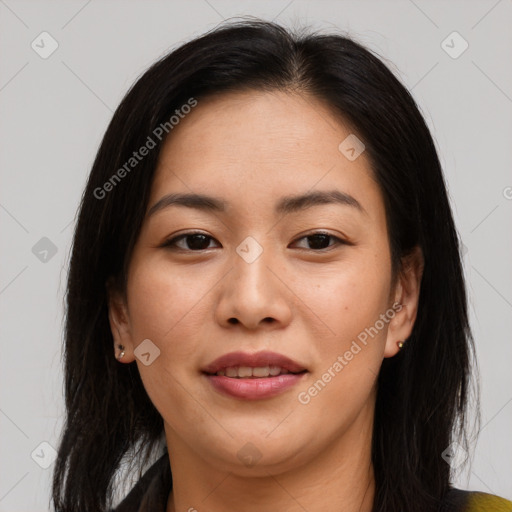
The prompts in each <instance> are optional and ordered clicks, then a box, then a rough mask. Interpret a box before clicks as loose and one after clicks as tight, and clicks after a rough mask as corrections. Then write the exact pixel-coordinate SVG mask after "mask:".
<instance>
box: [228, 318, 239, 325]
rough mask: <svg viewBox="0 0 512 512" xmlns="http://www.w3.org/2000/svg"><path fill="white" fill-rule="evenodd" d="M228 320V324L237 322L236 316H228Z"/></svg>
mask: <svg viewBox="0 0 512 512" xmlns="http://www.w3.org/2000/svg"><path fill="white" fill-rule="evenodd" d="M228 322H229V323H230V324H237V323H238V320H237V319H236V318H230V319H229V320H228Z"/></svg>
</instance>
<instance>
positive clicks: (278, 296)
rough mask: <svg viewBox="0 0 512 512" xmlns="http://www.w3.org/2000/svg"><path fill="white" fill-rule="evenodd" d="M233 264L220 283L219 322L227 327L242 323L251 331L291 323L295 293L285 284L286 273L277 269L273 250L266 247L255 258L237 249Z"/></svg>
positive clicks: (217, 314)
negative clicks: (243, 255)
mask: <svg viewBox="0 0 512 512" xmlns="http://www.w3.org/2000/svg"><path fill="white" fill-rule="evenodd" d="M272 263H274V264H272ZM230 264H232V269H231V271H230V272H228V273H227V275H226V276H225V277H224V279H223V280H222V282H221V286H220V300H219V302H218V306H217V311H216V316H217V321H218V322H219V324H221V325H222V326H224V327H228V326H230V325H237V324H240V325H241V326H244V327H245V328H247V329H251V330H253V329H256V328H258V327H261V326H263V327H264V326H268V328H271V329H275V328H282V327H285V326H286V325H288V324H289V322H290V320H291V315H292V311H291V301H290V299H291V296H292V295H293V294H292V292H291V291H290V289H289V288H288V287H287V286H286V284H285V283H286V276H284V275H280V273H279V272H278V271H277V270H276V269H277V267H278V265H276V258H275V257H272V255H271V254H270V251H265V250H264V251H263V252H262V253H261V255H260V256H259V257H258V258H257V259H256V260H254V261H251V260H246V259H244V258H243V257H242V256H240V255H239V254H238V253H237V252H234V254H233V257H232V258H231V261H230Z"/></svg>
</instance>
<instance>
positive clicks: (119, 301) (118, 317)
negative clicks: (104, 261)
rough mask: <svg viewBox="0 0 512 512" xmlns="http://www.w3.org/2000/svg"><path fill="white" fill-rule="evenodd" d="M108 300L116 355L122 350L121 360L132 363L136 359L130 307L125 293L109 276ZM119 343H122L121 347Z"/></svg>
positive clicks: (107, 284)
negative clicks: (129, 312)
mask: <svg viewBox="0 0 512 512" xmlns="http://www.w3.org/2000/svg"><path fill="white" fill-rule="evenodd" d="M106 290H107V298H108V300H107V302H108V319H109V322H110V330H111V331H112V337H113V338H114V347H113V350H114V357H116V358H117V357H118V356H119V355H120V354H121V352H122V351H124V355H123V357H122V358H121V359H119V362H121V363H131V362H132V361H134V360H135V356H134V344H133V339H132V334H131V325H130V316H129V314H128V307H127V305H126V300H125V298H124V296H123V294H122V293H121V292H120V291H119V289H118V287H117V285H116V284H115V282H114V279H113V278H109V279H108V281H107V283H106ZM119 345H122V346H123V348H122V349H121V348H120V347H119Z"/></svg>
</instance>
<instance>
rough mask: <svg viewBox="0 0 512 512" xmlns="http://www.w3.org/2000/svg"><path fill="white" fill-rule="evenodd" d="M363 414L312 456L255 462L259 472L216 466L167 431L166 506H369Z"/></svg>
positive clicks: (297, 509) (216, 510)
mask: <svg viewBox="0 0 512 512" xmlns="http://www.w3.org/2000/svg"><path fill="white" fill-rule="evenodd" d="M372 412H373V411H372ZM364 416H365V414H364V413H363V414H361V415H360V416H359V417H358V418H357V419H356V420H355V421H354V422H353V424H352V425H351V426H350V427H349V429H348V430H347V431H346V432H345V433H344V435H343V437H342V438H340V439H337V440H334V441H333V442H331V443H329V444H328V446H327V447H326V449H325V450H323V452H321V453H319V454H318V455H317V457H316V458H315V459H314V460H310V461H308V462H307V463H306V464H302V465H297V466H296V467H292V468H288V469H287V470H285V471H276V470H275V468H271V467H269V468H260V471H259V473H258V476H246V475H240V474H236V473H235V472H234V471H233V472H230V471H220V470H218V469H217V468H215V467H213V466H212V465H210V464H208V463H206V462H205V461H204V460H203V459H201V458H199V457H198V456H197V454H196V453H195V452H193V451H192V450H190V449H188V448H187V447H186V446H185V445H184V444H181V443H178V442H177V439H176V438H174V436H173V435H172V434H171V435H169V432H167V434H168V446H170V447H171V449H170V450H169V453H170V458H171V459H172V462H171V466H172V473H173V491H172V492H171V493H170V494H169V500H168V503H167V512H176V511H182V510H184V511H189V510H190V511H191V512H193V511H194V510H195V511H197V512H201V511H203V510H208V512H221V511H222V512H225V511H226V510H237V511H240V512H260V511H261V510H286V511H287V512H304V511H305V510H307V511H308V512H320V511H321V512H330V511H333V512H334V511H339V510H343V511H344V512H371V511H372V508H373V500H374V496H375V481H374V474H373V465H372V463H371V440H372V426H373V421H368V420H369V419H370V418H368V417H364ZM371 416H373V415H372V414H371ZM371 419H372V420H373V417H372V418H371ZM169 441H171V443H169Z"/></svg>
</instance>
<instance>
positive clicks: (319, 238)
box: [308, 234, 330, 249]
mask: <svg viewBox="0 0 512 512" xmlns="http://www.w3.org/2000/svg"><path fill="white" fill-rule="evenodd" d="M329 237H330V235H322V234H317V235H311V236H308V238H309V239H310V240H311V239H313V240H314V241H315V240H316V241H317V242H318V241H320V245H322V241H323V242H325V241H327V245H325V244H323V245H324V247H318V245H319V244H318V243H315V242H313V243H310V244H309V245H310V247H311V248H312V249H325V248H326V247H329Z"/></svg>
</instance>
